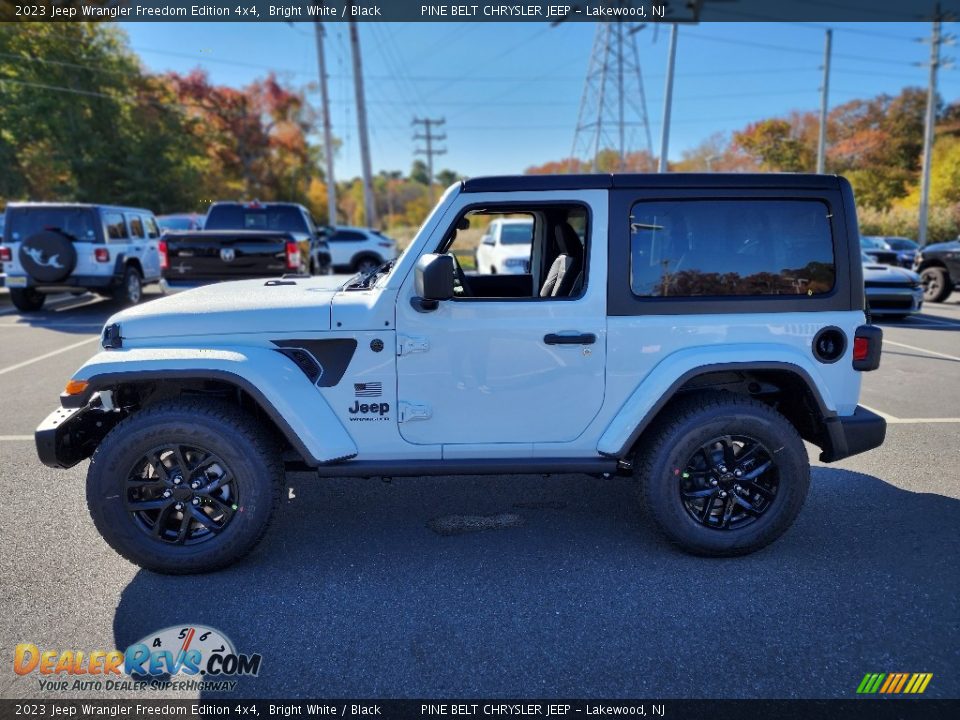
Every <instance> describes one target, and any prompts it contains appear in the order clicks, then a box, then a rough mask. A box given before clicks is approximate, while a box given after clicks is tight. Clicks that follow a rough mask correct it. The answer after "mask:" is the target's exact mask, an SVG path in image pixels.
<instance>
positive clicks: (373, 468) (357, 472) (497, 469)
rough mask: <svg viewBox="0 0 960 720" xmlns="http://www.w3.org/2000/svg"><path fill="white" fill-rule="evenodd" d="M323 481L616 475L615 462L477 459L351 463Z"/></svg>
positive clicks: (323, 470) (324, 468)
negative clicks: (330, 478)
mask: <svg viewBox="0 0 960 720" xmlns="http://www.w3.org/2000/svg"><path fill="white" fill-rule="evenodd" d="M312 469H313V470H316V472H317V474H319V475H320V477H361V478H369V477H419V476H421V475H542V474H560V473H586V474H599V473H610V474H611V475H612V474H615V473H617V472H619V471H620V469H621V467H620V464H619V462H618V461H617V460H616V459H613V458H602V457H597V458H530V459H526V460H517V459H514V458H476V459H462V458H451V459H449V460H407V461H399V462H398V461H396V460H348V461H347V462H341V463H335V464H331V465H321V466H319V467H317V468H312Z"/></svg>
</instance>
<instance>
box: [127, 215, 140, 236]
mask: <svg viewBox="0 0 960 720" xmlns="http://www.w3.org/2000/svg"><path fill="white" fill-rule="evenodd" d="M127 224H128V225H129V227H130V237H132V238H142V237H143V236H144V235H143V223H142V222H141V221H140V218H139V217H138V216H137V215H127Z"/></svg>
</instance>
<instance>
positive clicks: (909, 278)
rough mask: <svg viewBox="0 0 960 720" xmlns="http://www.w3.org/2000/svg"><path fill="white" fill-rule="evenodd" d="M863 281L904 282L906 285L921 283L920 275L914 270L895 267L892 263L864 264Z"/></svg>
mask: <svg viewBox="0 0 960 720" xmlns="http://www.w3.org/2000/svg"><path fill="white" fill-rule="evenodd" d="M863 281H864V282H865V283H870V282H902V283H903V284H904V285H909V284H917V285H919V284H920V276H919V275H917V274H916V273H915V272H913V271H912V270H907V269H906V268H901V267H895V266H892V265H871V264H867V263H865V264H864V266H863Z"/></svg>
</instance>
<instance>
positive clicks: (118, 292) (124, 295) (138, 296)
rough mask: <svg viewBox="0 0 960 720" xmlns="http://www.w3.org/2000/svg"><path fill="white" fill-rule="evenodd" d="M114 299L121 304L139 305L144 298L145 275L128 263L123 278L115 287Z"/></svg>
mask: <svg viewBox="0 0 960 720" xmlns="http://www.w3.org/2000/svg"><path fill="white" fill-rule="evenodd" d="M113 299H114V300H115V301H116V302H118V303H120V304H121V305H137V304H138V303H139V302H140V301H141V300H143V275H141V274H140V271H139V270H137V269H136V268H135V267H131V266H130V265H128V266H127V267H126V269H125V270H124V271H123V280H121V281H120V284H119V285H117V287H115V288H114V289H113Z"/></svg>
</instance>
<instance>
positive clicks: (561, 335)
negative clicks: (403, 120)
mask: <svg viewBox="0 0 960 720" xmlns="http://www.w3.org/2000/svg"><path fill="white" fill-rule="evenodd" d="M557 195H558V194H557V193H529V194H527V193H524V194H523V197H522V198H519V199H517V200H514V197H513V194H511V203H510V206H509V207H503V208H502V210H503V211H505V212H511V213H528V214H530V215H532V216H533V217H534V225H535V227H534V231H533V247H532V252H531V275H527V276H526V277H527V278H528V280H526V281H525V287H524V288H523V290H522V291H521V290H519V289H518V287H517V286H516V285H515V283H516V282H517V280H518V278H519V277H520V276H500V275H497V276H478V275H476V274H474V272H473V271H472V270H471V271H464V272H463V275H462V278H461V282H460V283H459V284H462V285H463V289H462V292H459V293H458V294H457V295H456V296H455V297H454V298H453V299H451V300H446V301H442V302H440V303H439V304H438V307H437V308H436V309H435V310H432V311H427V312H423V311H418V310H417V309H416V308H415V307H414V305H413V304H411V302H410V300H411V298H413V297H414V296H415V294H414V273H411V274H410V275H409V276H408V277H407V278H406V280H405V282H404V285H403V287H402V289H401V291H400V294H399V297H398V301H397V333H398V339H397V344H398V352H399V357H398V359H397V376H398V377H397V380H398V399H399V419H400V433H401V435H402V436H403V438H404V439H405V440H407V441H408V442H411V443H415V444H424V445H428V444H429V445H434V444H438V443H439V444H443V445H450V446H461V448H464V447H465V446H483V445H491V444H497V445H501V444H510V445H514V444H522V445H525V446H528V449H532V448H531V447H529V446H531V444H532V443H569V442H572V441H574V440H576V438H577V437H578V436H579V435H580V434H581V433H582V432H583V431H584V430H585V429H586V427H587V426H588V425H589V424H590V422H591V420H592V419H593V418H594V416H595V415H596V414H597V412H598V411H599V410H600V407H601V405H602V403H603V397H604V387H605V360H606V236H607V216H606V193H605V192H604V191H581V192H579V193H577V192H574V193H564V194H563V197H562V198H560V197H557ZM498 200H500V201H501V202H502V196H498V195H492V194H491V196H489V197H487V195H486V194H481V193H474V194H466V195H465V196H464V197H462V198H461V203H460V205H458V206H457V207H456V208H454V209H453V210H454V211H455V212H454V216H453V217H452V221H451V223H450V224H449V225H448V226H447V227H446V229H444V230H443V231H442V233H441V234H440V235H438V236H437V237H435V238H433V237H432V238H430V244H429V245H428V246H427V247H426V248H425V250H424V251H425V252H446V251H450V250H456V249H458V248H454V247H452V242H451V235H453V234H454V233H455V230H456V228H457V224H458V223H462V220H463V218H464V217H465V216H467V215H468V214H469V212H470V210H471V208H474V207H482V208H484V209H489V208H490V207H492V206H495V205H496V203H497V201H498ZM564 209H567V210H568V211H569V212H571V213H574V212H575V213H577V217H578V218H582V219H583V228H582V230H581V233H582V234H583V238H582V242H583V243H584V247H583V253H584V256H583V262H584V264H583V267H584V276H583V282H582V283H581V285H580V286H579V288H578V289H577V290H576V291H575V294H573V295H569V296H565V297H540V294H539V287H540V285H541V284H542V282H543V279H544V278H545V276H546V273H547V271H548V270H549V269H550V262H548V261H550V260H552V258H551V255H552V254H555V253H554V252H553V250H552V249H551V247H550V232H551V227H552V226H553V225H556V224H557V222H558V218H560V217H562V216H563V215H562V213H563V211H564ZM570 217H573V216H572V215H571V216H570ZM464 232H466V233H469V230H468V231H463V230H460V231H456V235H457V236H458V237H459V236H460V235H461V234H463V233H464ZM475 234H476V240H474V242H478V241H479V237H480V235H481V233H480V232H476V231H475ZM470 254H472V249H471V248H469V247H467V248H465V249H463V251H462V252H460V253H459V256H460V257H463V256H464V255H466V256H467V257H469V255H470ZM464 264H468V263H464ZM497 278H502V281H503V283H504V284H503V285H497V283H496V281H495V279H497ZM471 281H473V284H471ZM510 283H514V285H511V284H510ZM473 285H476V286H477V287H481V288H483V292H480V293H476V294H474V293H473V292H472V287H473ZM498 288H499V289H498ZM505 293H511V294H512V296H509V297H504V296H503V294H505ZM465 451H466V450H463V449H462V450H461V452H465ZM451 452H454V453H455V452H457V451H456V450H455V449H453V448H451ZM444 454H445V455H447V450H446V449H445V450H444Z"/></svg>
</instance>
